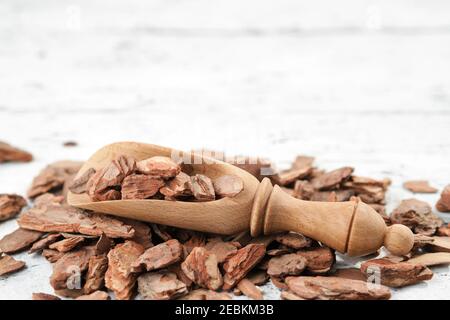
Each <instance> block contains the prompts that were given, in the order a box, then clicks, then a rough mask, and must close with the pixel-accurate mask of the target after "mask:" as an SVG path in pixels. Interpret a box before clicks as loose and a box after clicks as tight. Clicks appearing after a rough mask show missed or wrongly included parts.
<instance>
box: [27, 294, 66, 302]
mask: <svg viewBox="0 0 450 320" xmlns="http://www.w3.org/2000/svg"><path fill="white" fill-rule="evenodd" d="M31 300H49V301H54V300H61V298H60V297H57V296H54V295H52V294H48V293H43V292H33V295H32V296H31Z"/></svg>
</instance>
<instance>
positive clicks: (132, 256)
mask: <svg viewBox="0 0 450 320" xmlns="http://www.w3.org/2000/svg"><path fill="white" fill-rule="evenodd" d="M143 252H144V247H143V246H142V245H140V244H139V243H136V242H133V241H126V242H125V243H122V244H118V245H117V246H116V247H115V248H114V249H112V250H111V251H109V253H108V270H107V271H106V275H105V285H106V287H107V288H108V289H110V290H112V291H113V292H114V293H115V296H116V298H117V299H119V300H129V299H131V298H132V296H133V294H134V288H135V284H136V277H137V274H135V273H133V271H132V270H133V268H132V265H133V263H134V262H135V261H136V259H137V258H139V256H140V255H141V254H142V253H143Z"/></svg>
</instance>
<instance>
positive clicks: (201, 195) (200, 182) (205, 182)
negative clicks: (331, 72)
mask: <svg viewBox="0 0 450 320" xmlns="http://www.w3.org/2000/svg"><path fill="white" fill-rule="evenodd" d="M191 184H192V194H193V195H194V197H195V199H196V200H198V201H212V200H214V199H215V198H216V195H215V193H214V186H213V183H212V181H211V179H210V178H208V177H207V176H204V175H202V174H196V175H195V176H193V177H191Z"/></svg>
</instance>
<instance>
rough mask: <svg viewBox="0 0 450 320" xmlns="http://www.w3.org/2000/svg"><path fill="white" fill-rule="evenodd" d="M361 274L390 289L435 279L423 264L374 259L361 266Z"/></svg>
mask: <svg viewBox="0 0 450 320" xmlns="http://www.w3.org/2000/svg"><path fill="white" fill-rule="evenodd" d="M361 272H363V273H364V274H365V275H366V276H367V277H374V278H378V279H379V281H380V283H381V284H383V285H385V286H388V287H394V288H396V287H404V286H408V285H411V284H415V283H418V282H421V281H424V280H429V279H431V278H432V277H433V272H432V271H431V270H430V269H428V268H427V267H426V266H424V265H421V264H412V263H408V262H397V263H396V262H392V261H389V260H385V259H374V260H369V261H366V262H364V263H363V264H362V265H361Z"/></svg>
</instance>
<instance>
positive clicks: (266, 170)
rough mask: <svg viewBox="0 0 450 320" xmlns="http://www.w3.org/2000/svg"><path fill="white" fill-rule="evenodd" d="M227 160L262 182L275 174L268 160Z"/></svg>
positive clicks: (243, 157)
mask: <svg viewBox="0 0 450 320" xmlns="http://www.w3.org/2000/svg"><path fill="white" fill-rule="evenodd" d="M225 160H226V162H228V163H230V164H232V165H234V166H236V167H238V168H241V169H243V170H245V171H247V172H249V173H250V174H252V175H253V176H255V177H256V178H257V179H258V180H260V181H261V180H262V179H263V178H264V177H267V176H271V175H273V174H274V173H275V171H274V169H273V168H272V164H271V162H270V161H269V160H267V159H262V158H252V157H245V156H237V157H232V158H229V159H225Z"/></svg>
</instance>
